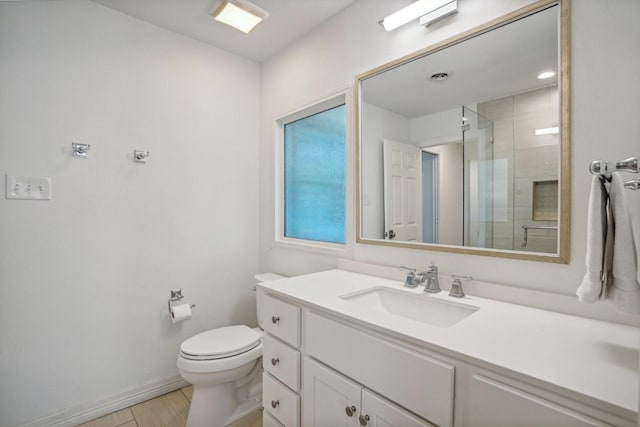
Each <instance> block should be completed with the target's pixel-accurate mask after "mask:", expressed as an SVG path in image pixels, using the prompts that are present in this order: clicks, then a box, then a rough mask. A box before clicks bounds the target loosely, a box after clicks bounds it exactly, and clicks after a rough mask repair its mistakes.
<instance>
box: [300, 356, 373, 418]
mask: <svg viewBox="0 0 640 427" xmlns="http://www.w3.org/2000/svg"><path fill="white" fill-rule="evenodd" d="M303 370H304V400H303V409H302V412H303V425H304V426H305V427H311V426H314V427H358V426H359V424H358V415H359V413H360V391H361V390H362V387H361V386H360V385H359V384H356V383H354V382H352V381H350V380H348V379H346V378H345V377H343V376H342V375H339V374H337V373H335V372H333V371H332V370H330V369H328V368H325V367H324V366H322V365H320V364H319V363H316V362H314V361H312V360H310V359H307V358H305V359H304V367H303Z"/></svg>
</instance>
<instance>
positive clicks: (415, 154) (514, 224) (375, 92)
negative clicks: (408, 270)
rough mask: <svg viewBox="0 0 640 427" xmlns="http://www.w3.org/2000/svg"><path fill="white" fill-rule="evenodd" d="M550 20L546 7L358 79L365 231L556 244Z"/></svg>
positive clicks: (488, 244)
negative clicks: (531, 43) (521, 40)
mask: <svg viewBox="0 0 640 427" xmlns="http://www.w3.org/2000/svg"><path fill="white" fill-rule="evenodd" d="M556 27H557V8H556V7H552V8H549V9H546V10H544V11H542V12H538V13H536V14H534V15H530V16H528V17H527V18H525V19H523V20H519V21H516V22H512V23H510V24H508V25H506V26H504V27H500V28H498V29H494V30H492V31H490V32H488V33H484V34H482V35H481V36H479V37H476V38H473V39H471V40H466V41H464V42H462V43H460V44H457V45H454V46H450V47H447V48H446V49H443V50H440V51H437V52H434V53H431V54H429V55H426V56H421V57H417V58H416V59H413V60H411V61H408V62H406V63H403V64H401V65H398V66H394V67H390V68H389V69H387V70H385V71H383V72H380V73H377V74H374V75H372V76H369V77H366V78H364V79H363V80H361V86H360V87H361V91H362V106H361V120H362V125H361V132H362V133H361V141H360V142H361V146H360V148H361V151H360V156H361V158H360V161H361V165H362V167H361V181H360V182H361V186H362V187H361V191H362V194H363V198H362V201H361V203H362V206H361V208H362V215H361V235H362V237H363V238H364V239H375V240H387V241H395V242H410V243H426V244H439V245H449V246H459V247H473V248H483V249H485V248H486V249H498V250H504V251H525V252H535V253H545V254H554V253H557V251H558V246H559V242H558V235H559V233H558V219H559V215H558V214H559V197H560V194H559V185H558V183H559V175H560V156H559V153H560V135H559V130H558V129H559V127H558V126H559V121H560V108H559V105H560V98H559V83H558V82H559V81H558V75H557V67H558V62H557V58H558V50H557V28H556ZM540 28H544V31H543V32H540ZM528 32H531V33H528ZM521 33H524V34H529V35H531V37H526V38H527V40H529V39H531V38H535V37H533V35H532V34H538V35H539V34H544V36H541V37H539V39H540V40H537V41H536V43H537V44H536V46H538V45H539V46H544V48H542V47H539V48H538V49H535V51H536V55H529V56H526V57H523V56H522V46H518V45H516V44H514V43H512V42H511V40H513V39H514V38H515V37H514V36H513V34H521ZM536 37H537V36H536ZM488 40H491V42H490V43H488V42H487V41H488ZM488 46H491V47H488ZM495 46H499V47H498V48H496V47H495ZM476 51H481V52H483V56H482V57H481V58H482V60H480V61H479V60H478V59H477V57H476V56H474V55H473V52H476ZM485 56H486V58H485ZM454 64H455V65H454ZM483 64H484V65H483ZM489 64H490V65H489ZM485 67H491V68H490V71H488V70H485V69H484V68H485ZM533 70H535V73H534V72H532V71H533ZM543 70H548V71H551V70H553V72H550V73H548V74H546V75H543V74H542V73H541V71H543ZM436 71H438V72H436ZM445 71H446V72H445ZM461 76H462V77H461ZM409 82H410V83H409Z"/></svg>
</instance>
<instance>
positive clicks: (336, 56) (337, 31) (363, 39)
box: [260, 0, 640, 322]
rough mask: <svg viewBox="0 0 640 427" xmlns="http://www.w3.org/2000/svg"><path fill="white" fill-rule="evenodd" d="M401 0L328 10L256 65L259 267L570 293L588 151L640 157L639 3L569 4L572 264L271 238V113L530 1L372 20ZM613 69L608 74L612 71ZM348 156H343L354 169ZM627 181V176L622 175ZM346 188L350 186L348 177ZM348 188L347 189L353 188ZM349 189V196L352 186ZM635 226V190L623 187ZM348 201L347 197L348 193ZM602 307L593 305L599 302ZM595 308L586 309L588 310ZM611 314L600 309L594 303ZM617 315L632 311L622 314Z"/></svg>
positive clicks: (578, 259) (579, 270)
mask: <svg viewBox="0 0 640 427" xmlns="http://www.w3.org/2000/svg"><path fill="white" fill-rule="evenodd" d="M408 3H409V0H406V1H405V0H402V1H400V0H398V1H388V0H361V1H357V2H355V3H353V4H352V5H351V6H350V7H348V8H347V9H345V10H344V11H342V12H341V13H339V14H338V15H336V16H334V17H333V18H332V19H330V20H329V21H327V22H326V23H324V24H323V25H322V26H321V27H319V28H318V29H316V30H315V31H314V32H312V33H311V34H309V35H308V36H307V37H305V38H303V39H301V40H300V41H298V42H297V43H296V44H294V45H292V46H291V47H290V48H289V49H287V50H286V51H284V52H282V53H281V54H280V55H279V56H277V57H275V58H273V59H272V60H270V61H268V62H267V63H265V64H263V71H262V86H261V90H262V99H261V106H262V108H261V146H260V153H261V156H260V162H261V163H260V171H261V172H260V175H261V184H260V209H261V222H260V231H261V235H260V237H261V248H260V249H261V251H260V254H261V258H260V263H261V268H262V269H263V270H275V271H279V272H281V273H287V274H299V273H305V272H309V271H317V270H323V269H328V268H334V267H335V266H336V258H337V257H338V256H344V257H348V258H353V259H356V260H361V261H367V262H372V263H380V264H386V265H417V266H423V267H424V266H426V265H427V264H428V262H429V260H434V261H435V262H436V263H437V264H439V265H440V267H441V269H440V271H441V272H442V273H443V274H450V273H459V274H471V275H472V276H473V277H474V278H477V279H478V280H482V281H489V282H497V283H505V284H511V285H514V286H517V287H526V288H533V289H539V290H544V291H549V292H553V293H559V294H566V295H572V294H573V293H574V292H575V289H576V288H577V287H578V285H579V283H580V280H581V278H582V276H583V274H584V256H585V240H586V238H585V227H586V212H585V208H586V206H587V198H588V190H589V185H590V181H591V176H590V175H589V173H588V172H587V165H588V163H589V162H590V161H591V160H593V159H597V158H607V159H624V158H626V157H628V156H630V155H634V154H635V155H638V154H640V152H639V151H640V150H639V149H638V147H639V143H638V129H637V124H636V122H635V121H634V120H629V117H634V116H637V115H639V114H640V98H639V97H638V96H637V94H638V93H639V92H640V73H638V72H637V70H638V69H639V68H640V57H638V56H637V55H630V54H629V52H635V50H637V46H636V41H637V40H639V39H640V26H638V25H637V20H638V17H639V16H640V2H638V1H636V0H616V1H612V2H602V1H599V0H581V1H575V2H572V11H571V18H572V23H571V46H572V52H571V58H572V65H571V79H572V88H571V90H572V99H571V105H572V110H571V125H572V150H571V151H572V171H571V177H572V192H571V195H570V197H571V205H572V214H571V224H572V233H571V262H570V263H569V264H568V265H555V264H546V263H538V262H526V261H519V260H507V259H498V258H486V257H480V256H470V255H462V254H449V253H442V252H427V251H419V250H410V249H393V248H386V247H380V246H371V245H362V244H358V245H356V244H355V231H354V232H353V233H352V234H351V235H349V236H348V244H347V248H346V250H345V251H344V252H343V253H337V254H319V253H313V252H307V251H296V250H289V249H287V248H282V247H280V246H276V245H273V243H272V242H273V236H274V231H273V230H274V229H273V224H274V206H273V203H274V202H273V200H274V197H273V182H274V179H275V178H274V166H273V163H274V154H273V145H274V141H273V139H272V135H273V132H272V126H273V124H272V119H273V117H275V116H277V115H279V114H282V113H284V112H287V111H290V110H293V109H295V108H297V107H299V106H302V105H305V104H308V103H311V102H313V101H314V100H319V99H322V98H324V97H326V96H328V95H329V94H331V93H334V92H335V91H337V90H338V89H340V88H344V87H347V86H349V85H352V84H353V81H354V76H355V75H357V74H359V73H362V72H364V71H366V70H368V69H371V68H373V67H376V66H379V65H381V64H383V63H385V62H388V61H390V60H394V59H397V58H399V57H401V56H403V55H406V54H408V53H411V52H413V51H416V50H418V49H420V48H424V47H426V46H428V45H431V44H433V43H435V42H437V41H440V40H443V39H445V38H447V37H450V36H453V35H455V34H457V33H460V32H462V31H465V30H468V29H470V28H472V27H474V26H476V25H479V24H482V23H484V22H486V21H489V20H491V19H493V18H496V17H498V16H501V15H503V14H505V13H508V12H510V11H512V10H515V9H517V8H519V7H522V6H524V5H526V4H528V3H531V1H530V0H491V1H482V2H474V1H463V2H460V3H459V13H458V14H457V15H455V16H454V17H452V18H450V19H447V20H445V21H443V22H441V23H439V24H435V25H433V26H431V27H429V28H428V29H425V28H423V27H419V26H418V25H408V26H405V27H402V28H400V29H398V30H396V31H394V32H390V33H387V32H385V31H383V30H382V29H381V28H380V26H379V25H378V24H377V22H378V21H379V20H380V19H381V18H383V17H384V16H386V15H387V14H389V13H391V12H393V11H395V10H397V9H399V8H400V7H402V6H403V5H406V4H408ZM611 70H615V78H611ZM354 164H355V163H351V164H350V167H351V168H353V165H354ZM627 176H629V178H632V177H633V176H631V175H627ZM350 185H352V186H353V185H354V183H353V181H351V182H350ZM352 188H353V187H352ZM352 194H353V193H352ZM628 196H629V199H630V205H631V210H632V213H633V215H634V218H635V226H636V227H635V229H636V233H638V230H640V194H639V193H638V192H629V194H628ZM349 201H350V203H353V199H349ZM637 240H638V241H640V239H637ZM602 305H603V304H601V306H602ZM594 310H595V308H594ZM598 310H605V311H606V312H607V313H608V315H610V316H611V317H612V318H615V319H617V320H620V319H621V317H620V316H618V315H615V314H614V311H613V310H612V309H611V308H610V307H609V306H606V305H605V307H599V308H598ZM624 320H625V321H631V322H632V321H635V318H630V317H625V318H624Z"/></svg>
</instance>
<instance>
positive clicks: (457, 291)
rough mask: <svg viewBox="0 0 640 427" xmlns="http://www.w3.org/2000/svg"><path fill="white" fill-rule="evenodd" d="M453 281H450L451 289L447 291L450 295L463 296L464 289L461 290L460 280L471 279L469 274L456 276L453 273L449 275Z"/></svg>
mask: <svg viewBox="0 0 640 427" xmlns="http://www.w3.org/2000/svg"><path fill="white" fill-rule="evenodd" d="M451 278H452V279H453V282H451V290H450V291H449V296H450V297H455V298H464V291H463V290H462V281H463V280H473V277H471V276H458V275H455V274H452V275H451Z"/></svg>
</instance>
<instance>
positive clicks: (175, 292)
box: [167, 289, 196, 316]
mask: <svg viewBox="0 0 640 427" xmlns="http://www.w3.org/2000/svg"><path fill="white" fill-rule="evenodd" d="M183 298H184V295H182V289H172V290H171V298H169V301H167V306H168V307H169V314H171V316H173V304H175V303H177V302H179V301H181V300H182V299H183ZM195 306H196V305H195V304H191V308H195Z"/></svg>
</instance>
